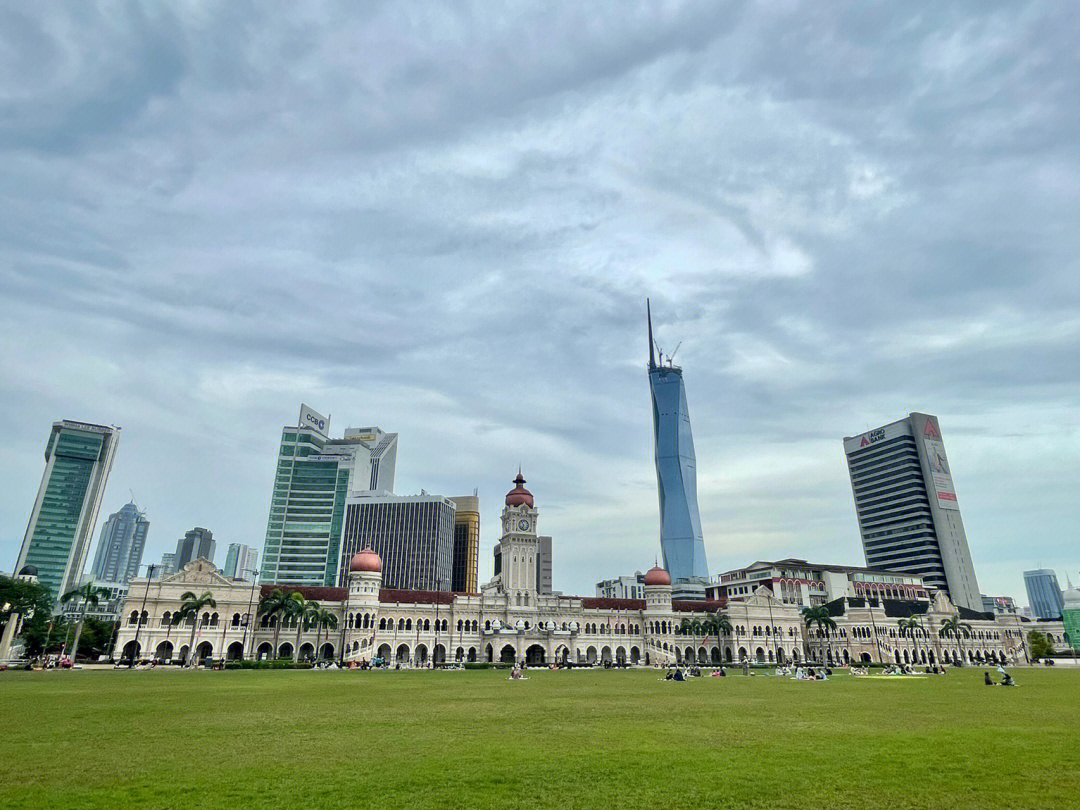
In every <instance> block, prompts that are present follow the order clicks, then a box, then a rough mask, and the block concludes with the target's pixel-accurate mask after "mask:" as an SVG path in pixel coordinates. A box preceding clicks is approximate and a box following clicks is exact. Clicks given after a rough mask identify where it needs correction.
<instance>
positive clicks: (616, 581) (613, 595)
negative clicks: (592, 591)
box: [596, 571, 645, 599]
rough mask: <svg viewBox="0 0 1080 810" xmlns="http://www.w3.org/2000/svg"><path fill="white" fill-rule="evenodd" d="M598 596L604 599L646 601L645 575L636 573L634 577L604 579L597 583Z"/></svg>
mask: <svg viewBox="0 0 1080 810" xmlns="http://www.w3.org/2000/svg"><path fill="white" fill-rule="evenodd" d="M596 595H597V596H598V597H600V598H602V599H644V598H645V575H644V574H643V573H641V572H640V571H636V572H635V573H634V575H633V576H628V577H627V576H623V577H615V578H613V579H602V580H600V581H599V582H597V583H596Z"/></svg>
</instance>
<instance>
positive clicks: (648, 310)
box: [645, 298, 656, 369]
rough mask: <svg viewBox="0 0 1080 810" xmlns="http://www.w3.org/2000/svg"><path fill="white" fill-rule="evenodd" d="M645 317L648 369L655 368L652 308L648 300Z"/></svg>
mask: <svg viewBox="0 0 1080 810" xmlns="http://www.w3.org/2000/svg"><path fill="white" fill-rule="evenodd" d="M645 317H646V318H648V320H649V368H650V369H654V368H656V358H655V357H654V356H653V336H652V306H651V305H650V303H649V299H648V298H646V299H645Z"/></svg>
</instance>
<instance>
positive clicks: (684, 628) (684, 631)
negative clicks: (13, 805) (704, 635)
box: [675, 619, 693, 636]
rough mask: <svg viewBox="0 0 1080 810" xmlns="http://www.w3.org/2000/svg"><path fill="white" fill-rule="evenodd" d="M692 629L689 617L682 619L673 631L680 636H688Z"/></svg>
mask: <svg viewBox="0 0 1080 810" xmlns="http://www.w3.org/2000/svg"><path fill="white" fill-rule="evenodd" d="M692 631H693V624H692V622H691V621H690V620H689V619H683V620H682V622H681V623H680V624H679V626H678V628H677V629H676V630H675V632H676V633H677V634H678V635H680V636H688V635H690V633H691V632H692Z"/></svg>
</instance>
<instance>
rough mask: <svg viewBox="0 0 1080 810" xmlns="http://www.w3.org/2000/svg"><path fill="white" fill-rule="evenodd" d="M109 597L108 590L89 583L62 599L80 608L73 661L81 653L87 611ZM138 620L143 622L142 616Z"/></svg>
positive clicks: (61, 598)
mask: <svg viewBox="0 0 1080 810" xmlns="http://www.w3.org/2000/svg"><path fill="white" fill-rule="evenodd" d="M108 596H109V589H108V588H99V587H97V586H96V585H94V583H93V582H87V583H86V584H85V585H80V586H79V587H78V588H74V589H72V590H70V591H68V592H67V593H65V594H64V595H63V596H61V597H60V601H61V602H63V603H64V604H67V603H68V602H72V601H75V602H76V603H77V604H78V606H79V625H78V627H77V628H76V630H75V641H73V642H72V644H71V660H72V661H74V660H75V656H76V655H77V654H78V652H79V636H81V635H82V629H83V622H84V621H86V609H87V608H91V607H97V606H98V602H100V601H101V600H102V599H107V598H108ZM138 620H139V621H140V622H141V621H142V615H140V616H139V619H138Z"/></svg>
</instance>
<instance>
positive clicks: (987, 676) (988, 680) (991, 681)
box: [983, 670, 997, 686]
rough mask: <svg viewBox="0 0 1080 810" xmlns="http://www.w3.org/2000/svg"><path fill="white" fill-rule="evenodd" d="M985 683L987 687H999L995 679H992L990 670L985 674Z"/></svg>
mask: <svg viewBox="0 0 1080 810" xmlns="http://www.w3.org/2000/svg"><path fill="white" fill-rule="evenodd" d="M983 683H984V684H986V685H987V686H997V684H996V683H994V679H993V678H991V677H990V671H989V670H987V671H986V672H984V673H983Z"/></svg>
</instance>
